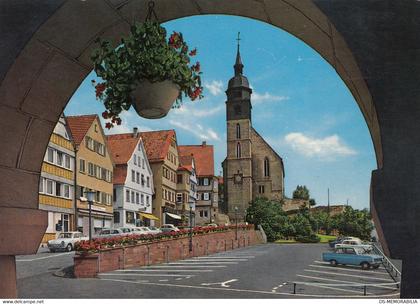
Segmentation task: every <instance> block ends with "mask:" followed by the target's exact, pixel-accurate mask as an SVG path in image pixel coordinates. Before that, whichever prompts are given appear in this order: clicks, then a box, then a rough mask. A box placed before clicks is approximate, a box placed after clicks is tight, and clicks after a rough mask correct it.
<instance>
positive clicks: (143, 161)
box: [139, 158, 144, 169]
mask: <svg viewBox="0 0 420 304" xmlns="http://www.w3.org/2000/svg"><path fill="white" fill-rule="evenodd" d="M141 162H142V168H143V169H144V158H143V159H142V160H141ZM139 165H140V163H139Z"/></svg>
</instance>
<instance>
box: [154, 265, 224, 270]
mask: <svg viewBox="0 0 420 304" xmlns="http://www.w3.org/2000/svg"><path fill="white" fill-rule="evenodd" d="M168 267H170V268H223V267H226V266H224V265H207V266H205V265H188V264H186V265H185V266H184V265H169V266H168V264H164V265H154V266H147V269H152V268H168Z"/></svg>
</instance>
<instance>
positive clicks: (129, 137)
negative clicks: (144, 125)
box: [106, 133, 140, 165]
mask: <svg viewBox="0 0 420 304" xmlns="http://www.w3.org/2000/svg"><path fill="white" fill-rule="evenodd" d="M106 139H107V140H108V148H109V152H110V153H111V154H112V157H113V159H114V162H115V164H116V165H119V164H126V163H127V162H128V161H129V160H130V158H131V155H133V152H134V150H135V149H136V148H137V144H138V142H139V141H140V135H138V136H137V137H134V136H133V133H126V134H115V135H107V136H106Z"/></svg>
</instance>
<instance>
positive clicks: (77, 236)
mask: <svg viewBox="0 0 420 304" xmlns="http://www.w3.org/2000/svg"><path fill="white" fill-rule="evenodd" d="M88 239H89V238H87V237H84V236H83V234H82V233H81V232H78V231H71V232H61V233H60V234H59V235H58V237H57V239H55V240H50V241H48V242H47V246H48V249H49V250H50V252H56V251H58V250H65V251H72V250H73V249H74V244H75V243H76V242H78V241H85V240H88Z"/></svg>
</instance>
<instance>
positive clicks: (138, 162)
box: [137, 156, 141, 167]
mask: <svg viewBox="0 0 420 304" xmlns="http://www.w3.org/2000/svg"><path fill="white" fill-rule="evenodd" d="M140 162H141V158H140V156H138V157H137V164H138V166H139V167H140Z"/></svg>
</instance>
